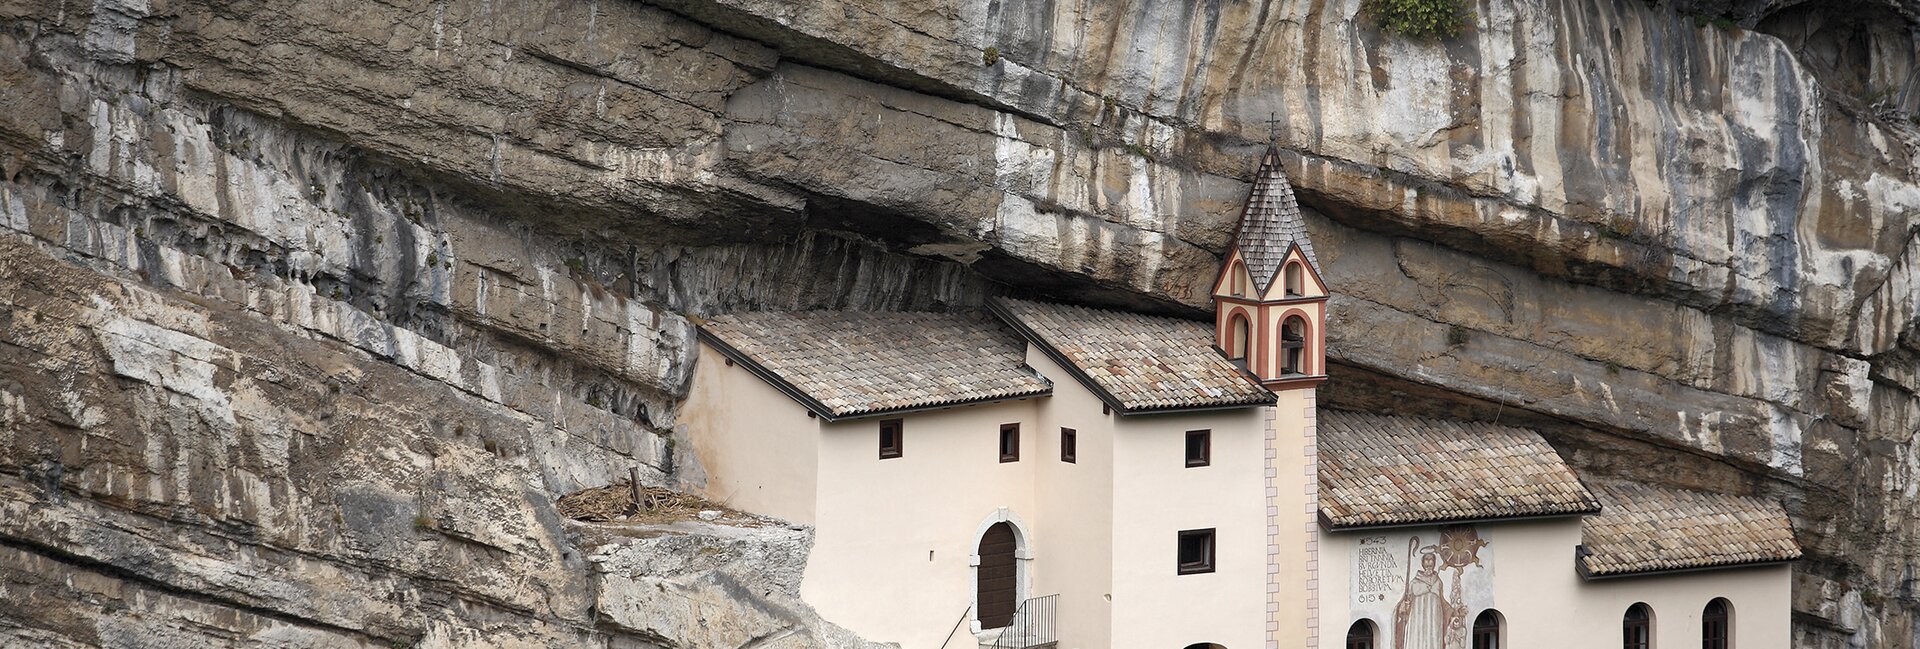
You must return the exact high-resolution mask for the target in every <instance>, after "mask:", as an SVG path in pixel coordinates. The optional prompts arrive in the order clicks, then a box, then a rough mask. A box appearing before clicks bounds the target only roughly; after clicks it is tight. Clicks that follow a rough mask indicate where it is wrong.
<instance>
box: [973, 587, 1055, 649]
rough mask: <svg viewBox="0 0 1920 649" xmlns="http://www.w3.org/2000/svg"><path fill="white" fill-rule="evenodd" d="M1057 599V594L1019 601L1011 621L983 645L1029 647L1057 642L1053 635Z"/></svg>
mask: <svg viewBox="0 0 1920 649" xmlns="http://www.w3.org/2000/svg"><path fill="white" fill-rule="evenodd" d="M1059 599H1060V596H1059V595H1047V596H1044V597H1035V598H1032V599H1029V600H1027V601H1024V602H1021V603H1020V609H1019V610H1018V611H1015V612H1014V614H1013V623H1012V624H1008V625H1007V627H1006V628H1004V629H1001V630H1000V635H998V636H995V637H994V638H993V640H992V641H991V642H988V643H986V644H985V645H983V646H987V647H993V649H1031V648H1032V647H1045V646H1050V645H1052V644H1054V643H1055V642H1057V640H1056V639H1055V638H1054V636H1053V621H1054V608H1055V606H1056V604H1057V602H1058V600H1059Z"/></svg>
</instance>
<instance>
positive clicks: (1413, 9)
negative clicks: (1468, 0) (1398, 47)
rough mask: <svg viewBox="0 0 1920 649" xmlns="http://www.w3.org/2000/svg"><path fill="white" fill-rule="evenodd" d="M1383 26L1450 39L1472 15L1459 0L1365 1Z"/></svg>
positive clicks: (1397, 31) (1415, 35)
mask: <svg viewBox="0 0 1920 649" xmlns="http://www.w3.org/2000/svg"><path fill="white" fill-rule="evenodd" d="M1366 8H1367V11H1368V12H1370V13H1372V14H1373V17H1374V20H1377V21H1379V22H1380V28H1381V29H1384V30H1386V31H1389V32H1392V33H1395V34H1399V35H1401V36H1405V37H1408V38H1447V37H1449V36H1453V35H1455V34H1458V33H1460V28H1461V27H1465V26H1466V24H1467V20H1468V19H1470V18H1471V17H1472V13H1470V12H1468V11H1467V9H1466V7H1464V6H1462V5H1461V3H1460V0H1366Z"/></svg>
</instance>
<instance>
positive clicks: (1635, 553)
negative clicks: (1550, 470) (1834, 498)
mask: <svg viewBox="0 0 1920 649" xmlns="http://www.w3.org/2000/svg"><path fill="white" fill-rule="evenodd" d="M1594 487H1595V489H1594V490H1595V492H1596V493H1598V494H1599V496H1600V502H1601V504H1602V505H1604V506H1605V509H1604V510H1602V511H1601V512H1600V514H1599V515H1598V516H1589V517H1587V519H1586V520H1584V521H1581V526H1580V527H1581V529H1580V537H1581V547H1583V548H1584V549H1585V552H1584V553H1583V554H1582V556H1581V557H1580V559H1579V561H1580V572H1581V573H1582V574H1584V575H1587V576H1589V577H1609V576H1620V575H1629V574H1635V573H1644V572H1661V571H1667V570H1686V569H1698V568H1711V567H1716V566H1736V565H1743V564H1753V563H1771V562H1776V561H1792V560H1794V559H1798V558H1800V544H1799V543H1797V542H1795V541H1794V539H1793V521H1792V520H1790V519H1788V518H1787V512H1786V510H1785V509H1783V508H1781V507H1780V504H1779V503H1777V502H1774V501H1772V500H1767V499H1763V498H1755V497H1752V496H1735V495H1730V494H1717V493H1706V492H1700V491H1687V490H1684V489H1673V488H1667V487H1654V486H1648V485H1643V484H1633V483H1626V482H1615V483H1595V485H1594Z"/></svg>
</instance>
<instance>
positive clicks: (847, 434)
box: [796, 400, 1058, 649]
mask: <svg viewBox="0 0 1920 649" xmlns="http://www.w3.org/2000/svg"><path fill="white" fill-rule="evenodd" d="M885 418H891V417H885ZM885 418H872V419H857V420H851V421H840V422H833V423H826V424H822V425H821V427H820V428H821V430H820V447H819V454H818V456H817V462H818V463H819V467H820V470H819V475H820V477H819V506H818V512H817V514H816V516H815V522H816V527H815V536H814V546H813V552H812V555H811V556H810V557H809V559H808V561H807V572H806V575H805V577H804V578H803V580H802V583H801V596H802V597H803V598H804V599H805V600H806V601H807V602H808V603H809V604H812V605H813V606H814V608H815V609H817V610H818V611H819V612H820V614H821V615H822V616H824V617H825V618H826V619H828V620H831V621H833V622H834V623H836V624H839V625H841V626H845V627H847V628H848V629H850V630H852V631H854V632H856V633H859V634H860V635H861V636H862V637H865V638H867V639H869V640H874V641H878V642H898V643H900V645H901V646H902V647H903V648H905V649H933V648H935V647H939V646H940V644H941V642H943V641H944V640H945V639H946V637H947V634H948V632H949V631H950V630H952V629H953V628H954V627H955V625H956V623H958V626H959V631H958V632H957V633H955V634H954V637H955V643H954V644H950V645H949V646H968V645H966V643H968V642H971V641H972V640H973V639H972V638H971V637H969V636H970V634H971V633H970V629H969V626H970V622H971V620H972V619H973V618H974V614H973V613H969V612H968V608H969V607H970V606H971V605H972V604H973V598H974V594H975V593H974V591H975V582H974V576H973V565H972V563H973V561H972V558H973V556H974V553H975V552H976V551H977V549H978V547H979V546H978V541H979V534H980V532H981V531H982V530H984V529H985V528H986V527H987V525H988V524H990V523H991V522H992V521H996V520H1001V519H1003V518H1004V519H1005V520H1009V521H1010V522H1013V523H1015V524H1016V528H1017V534H1018V535H1019V537H1020V539H1021V541H1022V542H1023V547H1021V548H1020V556H1021V559H1019V561H1020V562H1021V564H1022V565H1021V567H1022V569H1023V570H1026V571H1027V573H1026V574H1027V575H1029V578H1028V579H1026V580H1023V581H1025V582H1026V583H1027V584H1028V590H1029V592H1025V593H1021V596H1022V597H1029V596H1032V595H1035V594H1038V593H1035V592H1031V591H1032V590H1034V589H1038V588H1040V587H1043V586H1044V584H1042V583H1036V579H1034V578H1035V577H1038V574H1037V573H1036V572H1035V567H1036V566H1038V565H1042V564H1041V562H1044V561H1045V560H1047V559H1048V558H1049V547H1048V546H1047V545H1046V544H1047V543H1048V540H1047V537H1046V534H1045V532H1044V531H1042V530H1040V529H1037V528H1036V527H1035V525H1037V524H1036V523H1035V521H1036V520H1037V516H1036V515H1035V511H1036V508H1035V504H1034V502H1035V501H1034V489H1033V484H1034V467H1035V466H1036V465H1037V464H1038V463H1040V462H1044V461H1046V460H1048V459H1049V458H1048V453H1047V452H1046V449H1045V448H1043V447H1041V439H1042V438H1043V437H1044V436H1043V435H1041V434H1040V431H1039V430H1038V429H1039V428H1040V426H1039V407H1038V404H1037V403H1036V402H1035V401H1034V400H1019V401H1003V402H997V403H989V404H981V405H976V406H965V407H959V408H954V409H951V410H934V411H927V412H920V413H908V414H905V415H901V416H900V417H899V418H900V419H902V420H903V431H902V434H903V437H902V449H903V456H902V457H898V458H892V459H886V460H882V459H879V422H880V420H881V419H885ZM1007 423H1019V424H1020V425H1021V449H1020V450H1021V453H1020V461H1019V462H1007V463H1002V462H1001V461H1000V454H999V434H1000V425H1001V424H1007ZM1053 459H1054V460H1055V461H1057V460H1058V458H1057V457H1055V458H1053ZM796 461H797V458H796ZM1003 511H1004V512H1005V513H1004V514H1003V513H1002V512H1003ZM963 614H965V615H966V617H965V620H964V621H963V620H962V615H963Z"/></svg>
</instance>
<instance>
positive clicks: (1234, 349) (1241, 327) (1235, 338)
mask: <svg viewBox="0 0 1920 649" xmlns="http://www.w3.org/2000/svg"><path fill="white" fill-rule="evenodd" d="M1227 358H1231V359H1233V360H1236V361H1237V360H1245V359H1246V358H1247V317H1246V316H1243V315H1240V314H1238V313H1235V314H1233V316H1232V317H1231V318H1229V319H1228V320H1227Z"/></svg>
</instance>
